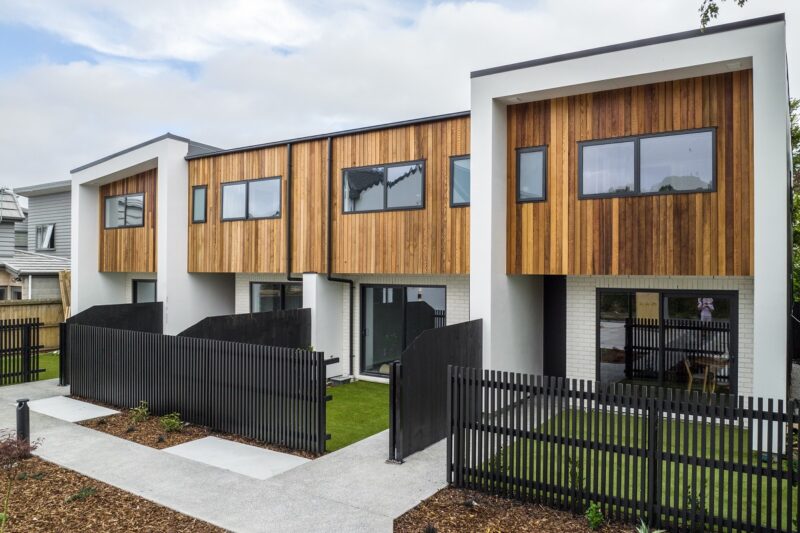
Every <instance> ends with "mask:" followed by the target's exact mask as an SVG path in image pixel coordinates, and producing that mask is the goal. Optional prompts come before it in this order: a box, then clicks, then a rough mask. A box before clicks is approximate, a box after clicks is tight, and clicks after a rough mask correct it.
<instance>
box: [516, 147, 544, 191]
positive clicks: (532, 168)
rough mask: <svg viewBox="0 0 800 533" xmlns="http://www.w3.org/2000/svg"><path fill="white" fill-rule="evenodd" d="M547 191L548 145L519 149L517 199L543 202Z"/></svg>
mask: <svg viewBox="0 0 800 533" xmlns="http://www.w3.org/2000/svg"><path fill="white" fill-rule="evenodd" d="M546 193H547V147H546V146H535V147H532V148H518V149H517V201H518V202H541V201H542V200H544V199H545V197H546Z"/></svg>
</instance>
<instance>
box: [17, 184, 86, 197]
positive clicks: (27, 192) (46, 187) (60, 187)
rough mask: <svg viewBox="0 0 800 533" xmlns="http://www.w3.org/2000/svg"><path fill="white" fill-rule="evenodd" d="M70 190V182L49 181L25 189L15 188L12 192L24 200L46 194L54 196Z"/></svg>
mask: <svg viewBox="0 0 800 533" xmlns="http://www.w3.org/2000/svg"><path fill="white" fill-rule="evenodd" d="M70 190H72V181H71V180H59V181H50V182H47V183H37V184H36V185H28V186H27V187H17V188H16V189H14V192H15V193H17V194H18V195H20V196H24V197H25V198H33V197H34V196H45V195H47V194H56V193H60V192H69V191H70Z"/></svg>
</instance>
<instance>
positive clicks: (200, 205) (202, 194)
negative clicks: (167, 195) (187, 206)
mask: <svg viewBox="0 0 800 533" xmlns="http://www.w3.org/2000/svg"><path fill="white" fill-rule="evenodd" d="M207 192H208V187H206V186H205V185H196V186H194V187H192V223H194V224H202V223H203V222H205V221H206V198H207Z"/></svg>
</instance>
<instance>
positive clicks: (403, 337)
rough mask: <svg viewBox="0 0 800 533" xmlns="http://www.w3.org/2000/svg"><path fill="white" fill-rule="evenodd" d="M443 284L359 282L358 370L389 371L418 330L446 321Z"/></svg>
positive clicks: (417, 334) (418, 332) (436, 325)
mask: <svg viewBox="0 0 800 533" xmlns="http://www.w3.org/2000/svg"><path fill="white" fill-rule="evenodd" d="M446 306H447V304H446V289H445V287H411V286H397V285H395V286H387V285H362V287H361V371H362V372H365V373H370V374H381V375H385V374H388V373H389V363H391V362H392V361H396V360H397V359H399V358H400V354H401V353H402V352H403V350H405V349H406V348H407V347H408V345H409V344H411V343H412V342H413V341H414V339H416V338H417V337H418V336H419V335H420V333H422V332H423V331H425V330H428V329H432V328H438V327H442V326H444V325H445V323H446V308H447V307H446Z"/></svg>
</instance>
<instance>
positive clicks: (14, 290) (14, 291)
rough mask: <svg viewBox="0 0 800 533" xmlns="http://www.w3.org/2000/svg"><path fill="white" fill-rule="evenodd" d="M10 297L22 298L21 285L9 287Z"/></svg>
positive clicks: (14, 298)
mask: <svg viewBox="0 0 800 533" xmlns="http://www.w3.org/2000/svg"><path fill="white" fill-rule="evenodd" d="M11 299H12V300H22V287H11Z"/></svg>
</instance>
